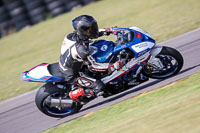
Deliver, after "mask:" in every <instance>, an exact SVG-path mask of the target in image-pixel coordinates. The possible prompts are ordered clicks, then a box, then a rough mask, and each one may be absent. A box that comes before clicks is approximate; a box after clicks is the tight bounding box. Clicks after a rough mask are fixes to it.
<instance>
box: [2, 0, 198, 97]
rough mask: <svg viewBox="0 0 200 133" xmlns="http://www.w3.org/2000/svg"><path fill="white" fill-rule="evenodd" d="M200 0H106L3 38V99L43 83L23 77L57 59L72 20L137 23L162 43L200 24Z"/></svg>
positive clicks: (126, 24) (123, 25)
mask: <svg viewBox="0 0 200 133" xmlns="http://www.w3.org/2000/svg"><path fill="white" fill-rule="evenodd" d="M199 12H200V1H199V0H184V1H183V0H102V1H100V2H96V3H93V4H91V5H88V6H86V7H83V8H80V9H78V10H76V11H73V12H71V13H67V14H64V15H62V16H59V17H57V18H55V19H51V20H48V21H45V22H42V23H40V24H38V25H36V26H33V27H31V28H27V29H24V30H22V31H20V32H18V33H15V34H12V35H10V36H7V37H5V38H3V39H1V40H0V64H1V65H0V94H1V95H0V101H3V100H5V99H8V98H11V97H14V96H17V95H20V94H22V93H24V92H27V91H30V90H33V89H36V88H37V87H39V86H41V84H40V83H28V82H23V81H21V80H20V78H19V75H20V73H22V72H23V71H25V70H28V69H30V68H31V67H33V66H35V65H37V64H40V63H42V62H48V63H53V62H57V61H58V59H59V55H60V47H61V43H62V40H63V38H64V36H65V35H66V34H67V33H70V32H71V31H72V26H71V20H72V19H73V18H75V17H76V16H78V15H80V14H90V15H92V16H94V17H95V18H96V19H97V20H98V23H99V25H100V26H99V27H100V28H104V27H112V26H120V27H128V26H132V25H134V26H137V27H140V28H142V29H145V30H146V31H148V32H149V33H150V34H152V36H153V37H155V39H156V40H157V42H161V41H164V40H167V39H169V38H171V37H174V36H176V35H179V34H182V33H185V32H187V31H191V30H193V29H196V28H198V27H200V19H199V18H200V13H199Z"/></svg>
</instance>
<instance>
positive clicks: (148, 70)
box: [143, 46, 184, 79]
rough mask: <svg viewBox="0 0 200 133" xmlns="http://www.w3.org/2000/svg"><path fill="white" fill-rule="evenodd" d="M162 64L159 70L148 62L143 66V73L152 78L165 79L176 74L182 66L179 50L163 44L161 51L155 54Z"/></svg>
mask: <svg viewBox="0 0 200 133" xmlns="http://www.w3.org/2000/svg"><path fill="white" fill-rule="evenodd" d="M156 58H157V59H159V60H160V61H161V63H162V65H163V68H162V69H161V70H160V69H158V68H156V66H153V65H151V64H149V63H147V65H145V66H144V69H143V70H144V74H145V75H146V76H148V77H150V78H154V79H165V78H168V77H171V76H173V75H176V74H177V73H178V72H179V71H180V70H181V68H182V67H183V62H184V61H183V57H182V55H181V54H180V52H179V51H177V50H176V49H174V48H170V47H166V46H163V48H162V50H161V52H160V53H159V54H158V55H156Z"/></svg>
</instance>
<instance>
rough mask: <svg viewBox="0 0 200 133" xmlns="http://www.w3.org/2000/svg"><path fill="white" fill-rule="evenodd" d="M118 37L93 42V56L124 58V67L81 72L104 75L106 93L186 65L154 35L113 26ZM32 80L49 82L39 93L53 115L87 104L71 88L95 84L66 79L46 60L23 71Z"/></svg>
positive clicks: (102, 60) (38, 100) (38, 102)
mask: <svg viewBox="0 0 200 133" xmlns="http://www.w3.org/2000/svg"><path fill="white" fill-rule="evenodd" d="M112 31H114V32H115V35H116V38H117V39H116V41H115V42H113V41H108V40H97V41H93V42H91V43H90V46H89V50H90V54H91V56H92V57H93V58H94V59H95V60H96V62H98V63H114V62H116V61H122V62H124V66H123V67H122V68H121V69H120V70H115V71H114V72H112V73H110V74H108V73H104V72H95V73H94V72H91V71H90V70H88V68H87V67H86V66H83V67H82V69H81V71H80V75H84V74H86V75H88V76H91V77H93V78H95V79H100V80H101V81H103V82H104V84H105V91H104V94H103V97H109V96H112V95H114V94H117V93H120V92H122V91H124V90H126V89H128V88H131V87H133V86H136V85H139V84H141V83H143V82H145V81H147V80H148V79H149V78H154V79H164V78H168V77H171V76H173V75H176V74H177V73H178V72H179V71H180V70H181V68H182V66H183V57H182V55H181V54H180V53H179V52H178V51H177V50H176V49H174V48H170V47H166V46H159V45H156V43H155V40H154V39H153V37H152V36H151V35H150V34H149V33H147V32H146V31H144V30H142V29H140V28H137V27H129V28H120V27H113V28H112ZM21 77H22V79H23V80H25V81H29V82H42V83H45V84H44V85H43V86H42V87H40V88H39V89H38V91H37V93H36V96H35V103H36V105H37V107H38V109H39V110H40V111H41V112H43V113H44V114H46V115H48V116H51V117H65V116H68V115H70V114H73V113H76V112H78V111H79V110H80V109H81V108H82V106H83V104H82V103H81V102H77V101H74V100H72V99H70V97H69V92H70V91H71V90H75V89H78V88H79V87H80V85H81V84H85V85H86V84H88V85H89V84H91V83H90V82H89V81H87V80H84V79H81V78H79V79H78V81H77V82H73V83H66V82H64V80H63V78H62V77H58V76H57V75H56V73H55V72H52V69H51V64H48V63H42V64H39V65H37V66H35V67H33V68H31V69H30V70H28V71H25V72H23V73H22V75H21Z"/></svg>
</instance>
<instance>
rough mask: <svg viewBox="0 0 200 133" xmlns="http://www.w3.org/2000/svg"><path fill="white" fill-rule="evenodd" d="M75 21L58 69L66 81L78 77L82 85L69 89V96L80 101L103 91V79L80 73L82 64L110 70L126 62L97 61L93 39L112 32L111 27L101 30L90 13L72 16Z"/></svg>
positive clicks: (92, 69) (66, 40) (63, 48)
mask: <svg viewBox="0 0 200 133" xmlns="http://www.w3.org/2000/svg"><path fill="white" fill-rule="evenodd" d="M72 25H73V28H74V32H73V33H70V34H68V35H67V36H66V37H65V38H64V41H63V43H62V47H61V55H60V60H59V69H60V71H61V72H62V73H63V75H64V76H63V77H64V78H65V81H66V82H74V81H77V83H78V84H79V85H80V86H81V87H80V88H78V89H75V90H72V91H71V92H70V93H69V96H70V98H71V99H73V100H75V101H77V102H81V101H82V100H83V99H89V100H88V101H90V100H91V99H93V98H95V97H98V96H101V95H102V94H103V91H104V83H103V82H102V81H101V80H97V79H94V78H91V77H89V76H87V75H85V74H83V75H79V72H80V69H81V67H82V65H87V67H88V69H89V70H90V71H95V72H99V71H103V72H109V73H111V72H113V71H114V70H116V69H120V68H121V67H122V65H123V63H122V62H121V61H117V62H115V63H113V64H109V63H97V62H96V61H95V60H94V59H93V58H92V56H91V55H90V53H89V41H90V39H95V38H98V37H100V36H102V35H109V34H110V33H112V31H111V30H110V28H108V29H105V30H104V31H103V32H99V29H98V24H97V21H96V20H95V19H94V18H93V17H92V16H89V15H81V16H78V17H76V18H75V19H74V20H72ZM86 101H87V100H86Z"/></svg>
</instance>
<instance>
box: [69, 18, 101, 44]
mask: <svg viewBox="0 0 200 133" xmlns="http://www.w3.org/2000/svg"><path fill="white" fill-rule="evenodd" d="M72 25H73V27H74V30H75V31H76V32H77V34H78V35H79V37H80V38H81V39H82V40H88V39H94V38H97V37H98V35H99V30H98V25H97V21H96V20H95V19H94V18H93V17H92V16H89V15H81V16H78V17H76V18H75V19H74V20H72Z"/></svg>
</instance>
